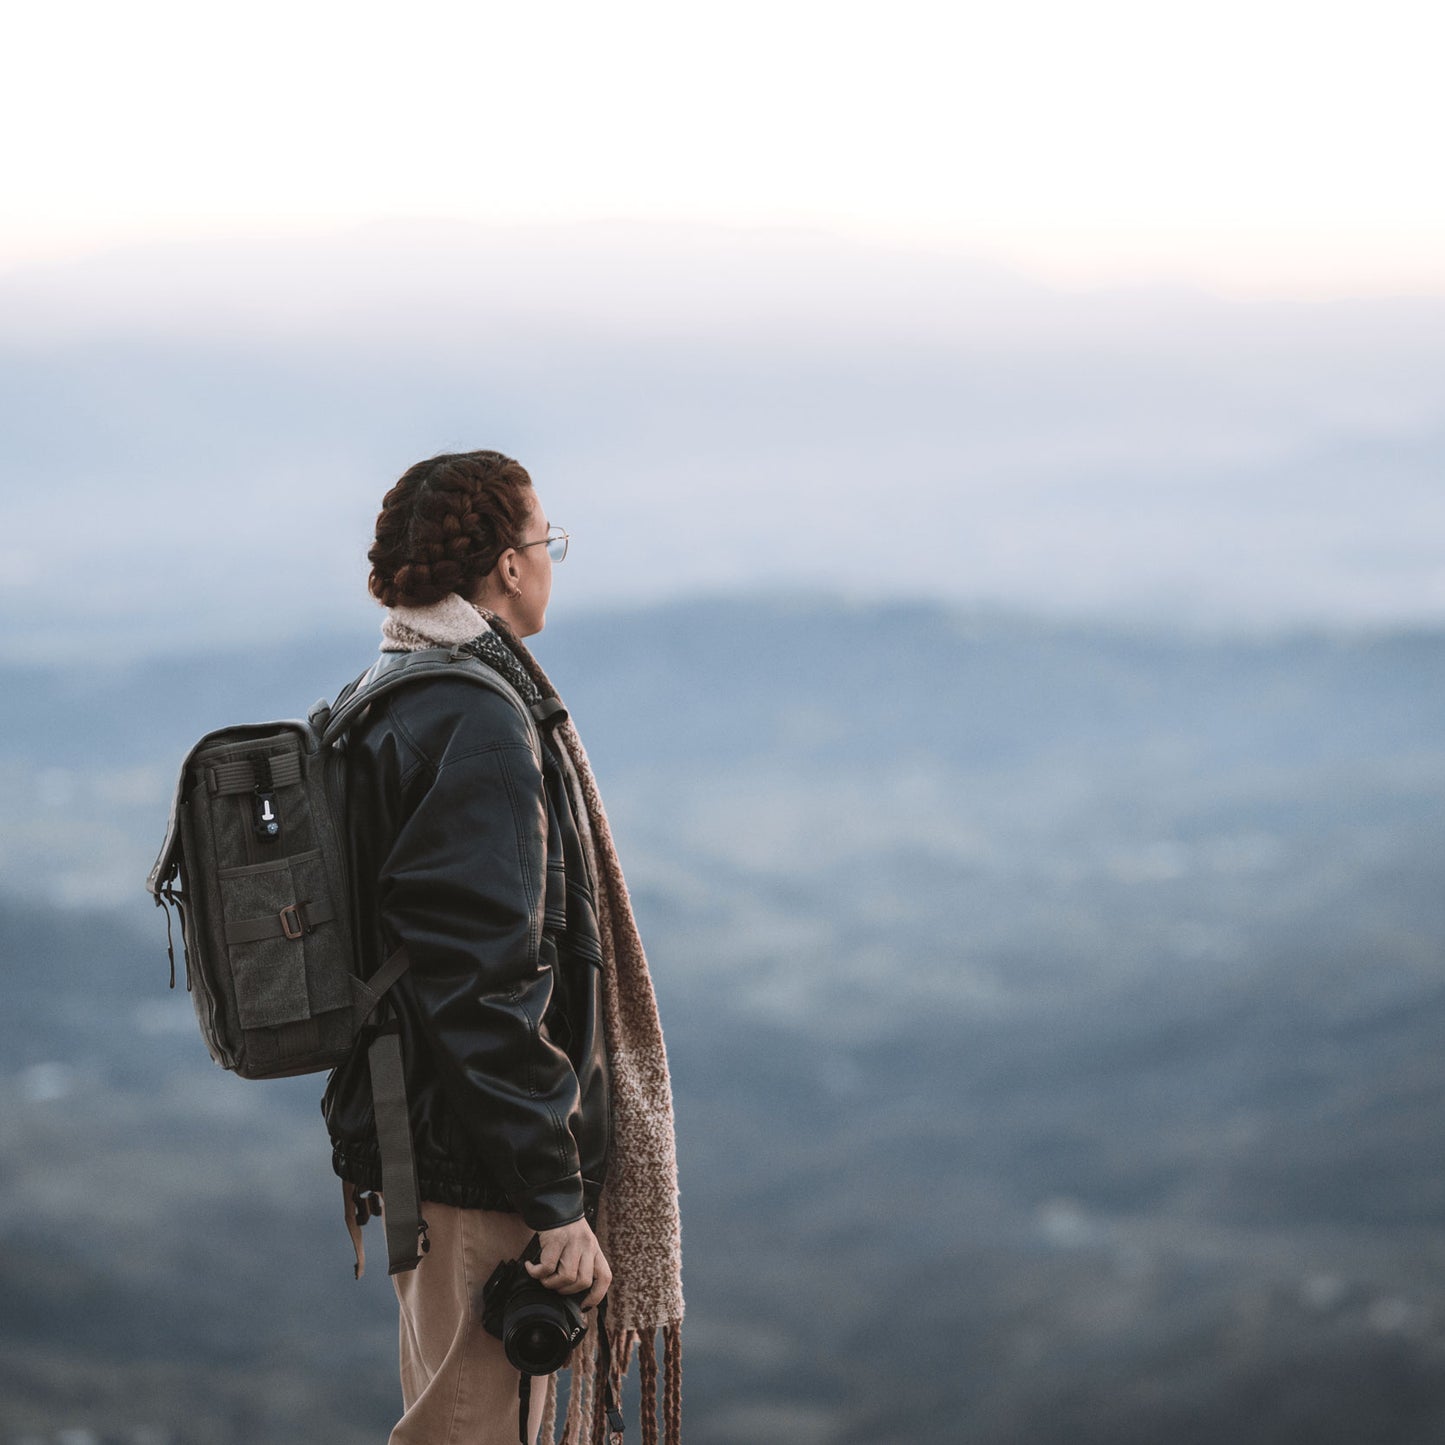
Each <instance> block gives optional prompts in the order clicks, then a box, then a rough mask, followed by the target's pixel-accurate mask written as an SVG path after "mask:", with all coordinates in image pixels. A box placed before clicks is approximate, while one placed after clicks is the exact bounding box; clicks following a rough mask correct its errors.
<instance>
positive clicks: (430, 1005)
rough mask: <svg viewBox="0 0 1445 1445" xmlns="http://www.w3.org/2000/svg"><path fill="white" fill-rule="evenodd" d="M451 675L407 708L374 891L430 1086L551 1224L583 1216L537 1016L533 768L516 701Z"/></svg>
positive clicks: (528, 1210) (531, 1220)
mask: <svg viewBox="0 0 1445 1445" xmlns="http://www.w3.org/2000/svg"><path fill="white" fill-rule="evenodd" d="M456 685H458V686H466V687H467V692H468V694H469V695H468V696H467V697H466V699H465V702H466V706H465V707H462V708H459V709H445V710H443V711H442V712H441V714H440V718H441V721H439V722H437V723H435V724H430V723H416V722H415V714H413V715H412V720H413V725H414V728H415V733H414V734H409V735H408V736H409V737H410V740H411V741H412V743H413V745H414V747H415V749H416V753H417V756H418V758H419V762H418V763H417V765H416V766H415V768H414V770H413V771H412V772H411V774H410V777H409V778H408V779H407V780H406V781H405V783H404V785H403V788H402V793H403V810H402V818H401V822H400V826H399V828H398V830H397V833H396V837H395V840H394V843H393V845H392V847H391V849H390V851H389V853H388V854H387V856H386V857H385V859H384V860H383V862H382V866H381V870H380V875H379V878H378V898H377V902H378V905H379V911H380V919H381V923H382V927H383V929H384V931H385V932H386V933H388V934H390V935H391V937H392V938H394V939H395V940H396V941H397V942H399V943H404V944H405V945H406V947H407V951H408V953H409V954H410V957H411V967H410V970H409V973H408V976H407V978H406V980H405V990H404V995H403V999H402V1000H401V1006H402V1007H403V1009H405V1011H406V1012H407V1013H409V1014H411V1015H412V1018H411V1020H410V1022H411V1024H412V1026H413V1029H414V1032H415V1035H416V1036H417V1037H418V1038H419V1039H421V1040H423V1041H424V1042H425V1046H426V1047H427V1048H428V1049H429V1050H430V1052H431V1054H432V1060H431V1062H432V1064H433V1066H434V1068H435V1070H436V1073H437V1076H438V1080H439V1082H440V1084H441V1087H442V1090H443V1093H444V1094H445V1095H446V1097H447V1099H448V1102H449V1103H450V1104H451V1105H452V1107H453V1109H454V1111H455V1114H456V1117H457V1119H458V1120H459V1121H460V1122H461V1124H462V1126H463V1127H464V1128H465V1129H466V1130H467V1131H468V1133H469V1135H470V1136H471V1138H472V1139H473V1141H474V1143H475V1145H476V1147H477V1149H478V1151H479V1152H480V1154H481V1156H482V1158H483V1160H484V1161H485V1163H486V1165H487V1167H488V1170H489V1171H490V1172H491V1174H492V1175H493V1177H494V1178H495V1179H496V1181H497V1182H498V1184H499V1185H501V1187H502V1188H503V1189H504V1190H505V1191H506V1194H507V1196H508V1198H509V1199H510V1200H511V1201H512V1203H513V1205H514V1206H515V1207H516V1208H517V1209H518V1210H519V1212H520V1213H521V1215H522V1217H523V1219H525V1220H526V1222H527V1224H529V1225H530V1226H531V1227H532V1228H533V1229H551V1228H555V1227H556V1226H558V1225H561V1224H568V1223H571V1222H572V1221H573V1220H575V1219H580V1218H582V1216H583V1195H582V1177H581V1173H580V1170H579V1167H578V1150H577V1144H576V1139H575V1135H574V1128H575V1125H576V1121H577V1116H578V1112H579V1110H580V1099H579V1089H578V1083H577V1076H576V1074H575V1073H574V1071H573V1068H572V1064H571V1061H570V1060H569V1059H568V1057H567V1055H566V1053H565V1052H564V1051H563V1050H562V1049H560V1048H558V1047H557V1046H556V1045H555V1044H553V1043H552V1042H551V1040H550V1039H549V1038H548V1037H547V1032H546V1029H545V1028H544V1027H543V1024H542V1018H543V1016H544V1015H545V1013H546V1011H547V1006H548V1004H549V1003H550V1001H551V998H552V988H553V976H552V969H551V966H550V964H551V960H552V959H553V957H554V955H553V953H552V950H551V949H550V948H548V949H546V950H545V951H544V949H543V942H542V922H543V905H544V901H545V898H544V895H545V891H546V861H547V809H546V801H545V796H544V793H543V785H542V773H541V769H540V766H539V764H538V760H537V758H536V756H535V754H534V753H533V751H532V745H531V742H530V738H529V733H528V730H527V728H526V725H525V723H524V722H523V720H522V719H521V718H520V717H519V716H518V714H517V711H516V708H515V705H514V704H512V703H511V702H510V701H509V700H508V699H506V698H504V697H499V696H497V695H495V694H493V693H491V692H490V691H487V690H485V689H483V688H480V687H477V686H475V685H465V684H456ZM409 1005H410V1006H409Z"/></svg>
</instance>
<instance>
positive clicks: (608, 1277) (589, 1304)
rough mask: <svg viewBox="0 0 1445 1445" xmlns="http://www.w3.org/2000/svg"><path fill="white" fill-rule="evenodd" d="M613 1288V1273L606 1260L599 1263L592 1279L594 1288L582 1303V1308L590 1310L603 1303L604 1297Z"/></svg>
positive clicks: (588, 1292)
mask: <svg viewBox="0 0 1445 1445" xmlns="http://www.w3.org/2000/svg"><path fill="white" fill-rule="evenodd" d="M611 1287H612V1271H611V1270H610V1269H608V1267H607V1262H606V1260H598V1261H597V1272H596V1274H594V1275H593V1277H592V1288H591V1289H589V1290H588V1291H587V1298H586V1299H584V1300H583V1301H582V1308H583V1309H584V1310H590V1309H593V1308H595V1307H596V1306H597V1305H599V1304H601V1303H602V1298H603V1296H604V1295H605V1294H606V1293H607V1291H608V1290H609V1289H610V1288H611Z"/></svg>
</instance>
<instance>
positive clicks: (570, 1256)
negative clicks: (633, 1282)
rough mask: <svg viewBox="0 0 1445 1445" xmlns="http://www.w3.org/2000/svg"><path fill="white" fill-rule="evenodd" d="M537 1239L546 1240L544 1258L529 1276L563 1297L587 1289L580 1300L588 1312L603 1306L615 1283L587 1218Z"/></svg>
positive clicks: (529, 1270) (529, 1269)
mask: <svg viewBox="0 0 1445 1445" xmlns="http://www.w3.org/2000/svg"><path fill="white" fill-rule="evenodd" d="M537 1237H538V1238H539V1239H540V1240H541V1241H542V1258H541V1261H540V1262H539V1263H537V1264H529V1265H528V1266H527V1273H528V1274H530V1275H531V1276H532V1278H533V1279H535V1280H537V1281H538V1282H539V1283H540V1284H544V1285H546V1286H547V1288H548V1289H554V1290H556V1291H557V1292H558V1293H559V1294H580V1293H581V1292H582V1291H583V1290H586V1291H587V1297H586V1299H584V1300H581V1301H580V1304H581V1306H582V1308H583V1309H584V1310H590V1309H591V1308H592V1307H593V1305H595V1304H597V1303H599V1302H600V1301H601V1299H602V1296H603V1295H605V1294H606V1293H607V1289H608V1286H609V1285H611V1283H612V1269H611V1267H610V1266H609V1265H608V1263H607V1260H606V1257H605V1256H604V1255H603V1253H602V1246H601V1245H600V1244H598V1243H597V1236H596V1235H595V1234H593V1233H592V1226H591V1225H590V1224H588V1223H587V1221H586V1220H585V1219H576V1220H573V1222H572V1223H571V1224H564V1225H563V1226H562V1227H561V1228H560V1229H541V1230H538V1231H537Z"/></svg>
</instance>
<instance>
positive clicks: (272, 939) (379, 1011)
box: [146, 647, 560, 1274]
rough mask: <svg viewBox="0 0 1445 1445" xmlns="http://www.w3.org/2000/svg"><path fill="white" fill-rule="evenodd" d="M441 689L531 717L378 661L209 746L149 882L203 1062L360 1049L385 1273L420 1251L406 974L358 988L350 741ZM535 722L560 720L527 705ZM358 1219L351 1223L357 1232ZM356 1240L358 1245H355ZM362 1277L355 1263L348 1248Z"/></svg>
mask: <svg viewBox="0 0 1445 1445" xmlns="http://www.w3.org/2000/svg"><path fill="white" fill-rule="evenodd" d="M441 674H445V675H448V676H457V677H464V678H467V679H469V680H471V681H473V682H475V683H476V684H478V685H479V686H482V687H487V688H490V689H491V690H493V691H494V692H498V693H501V694H502V695H503V696H504V697H506V698H508V699H510V700H511V701H512V702H513V703H514V704H515V706H516V707H517V708H518V709H520V710H521V711H522V713H523V714H524V716H525V717H526V719H527V723H528V726H529V728H531V729H535V727H536V722H537V718H536V717H535V716H534V710H533V709H531V708H529V707H528V706H527V704H526V703H525V702H523V700H522V698H521V697H520V695H519V694H518V693H517V692H516V690H515V689H514V688H513V687H512V685H511V684H510V683H509V682H507V681H506V680H505V679H504V678H503V677H502V676H501V674H500V673H498V672H496V671H495V670H494V669H492V668H490V667H488V666H487V665H486V663H484V662H482V661H481V660H480V659H479V658H478V657H477V656H476V655H475V654H474V653H472V652H469V651H467V650H465V649H464V648H460V647H453V648H445V647H440V648H429V649H427V650H425V651H421V652H389V653H383V654H382V655H381V656H380V657H379V658H378V660H377V661H376V663H375V664H373V666H372V667H371V668H369V669H368V670H367V671H366V672H364V673H363V674H362V675H361V676H360V677H358V678H356V679H355V680H354V681H353V682H351V683H349V684H348V685H347V686H346V687H345V688H343V689H342V690H341V692H340V694H339V695H338V696H337V698H336V700H335V701H334V702H331V703H328V702H326V701H325V700H324V699H323V700H322V701H320V702H318V703H316V704H315V706H314V707H312V708H311V710H310V712H309V713H308V715H307V716H306V718H304V719H293V720H288V721H282V722H271V723H252V724H240V725H236V726H232V727H224V728H218V729H217V730H215V731H213V732H209V733H207V734H206V735H205V736H204V737H202V738H201V739H200V740H199V741H198V742H197V743H196V744H195V746H194V747H192V748H191V749H190V751H189V752H188V753H187V754H186V756H185V759H184V761H183V762H182V764H181V769H180V777H179V779H178V780H177V783H176V789H175V794H174V797H173V800H172V803H171V811H170V818H169V821H168V823H167V826H166V835H165V841H164V842H163V844H162V845H161V850H160V855H159V857H157V859H156V862H155V866H154V867H153V868H152V869H151V871H150V875H149V877H148V878H147V880H146V888H147V890H148V891H149V893H150V894H151V896H152V897H153V898H154V899H155V902H156V905H157V906H158V907H161V908H163V909H165V911H166V938H167V952H168V954H169V956H170V962H171V987H172V988H174V987H175V981H176V970H175V950H174V946H173V942H172V936H171V910H172V909H174V910H175V913H176V915H177V917H178V918H179V920H180V925H181V941H182V952H183V957H184V970H185V979H186V987H187V989H188V990H189V991H190V994H191V998H192V1002H193V1003H194V1005H195V1010H196V1018H197V1020H198V1021H199V1023H200V1027H201V1035H202V1037H203V1038H204V1039H205V1042H206V1047H207V1048H208V1049H209V1050H210V1054H211V1057H212V1059H214V1060H215V1062H216V1063H217V1064H219V1065H220V1066H221V1067H222V1068H223V1069H229V1070H231V1071H232V1072H234V1073H236V1074H238V1075H239V1076H240V1077H241V1078H243V1079H276V1078H285V1077H289V1076H292V1075H296V1074H310V1073H319V1072H325V1071H327V1070H329V1069H333V1068H335V1067H336V1066H337V1065H339V1064H341V1063H342V1062H343V1061H344V1060H345V1059H346V1058H347V1057H348V1056H349V1055H350V1054H351V1052H352V1050H353V1049H354V1048H356V1047H358V1046H360V1045H361V1044H364V1045H365V1047H366V1049H367V1060H368V1064H369V1067H370V1071H371V1088H372V1099H373V1104H374V1107H375V1112H376V1128H377V1139H378V1143H379V1146H380V1151H381V1167H382V1194H383V1196H384V1199H385V1210H384V1217H385V1227H386V1242H387V1254H388V1257H389V1270H390V1272H391V1273H392V1274H397V1273H400V1272H402V1271H404V1270H408V1269H414V1268H415V1267H416V1265H417V1263H418V1261H419V1259H420V1257H421V1255H422V1253H424V1252H425V1249H426V1225H425V1222H424V1221H423V1220H422V1219H421V1208H420V1201H419V1199H418V1197H417V1182H416V1163H415V1159H414V1158H413V1155H412V1142H411V1130H410V1126H409V1123H408V1118H407V1104H406V1091H405V1086H404V1083H403V1076H402V1061H401V1042H400V1036H399V1031H398V1022H397V1019H396V1016H395V1012H394V1010H392V1009H391V1007H390V1005H389V1004H388V1002H387V998H386V995H387V992H388V990H389V989H390V988H391V986H392V985H393V984H394V983H395V982H396V981H397V980H398V979H399V978H401V976H402V975H403V974H404V973H405V971H406V969H407V966H408V962H409V960H408V958H407V955H406V951H405V949H404V948H398V949H397V950H396V951H395V952H394V953H392V954H391V956H390V957H389V958H387V959H386V960H385V961H384V962H383V963H382V965H381V966H380V968H378V969H377V970H376V971H375V972H374V973H372V974H371V975H370V976H369V977H367V978H363V977H362V976H361V972H360V968H359V963H360V955H359V952H358V946H357V945H358V939H357V936H356V923H355V918H356V913H355V908H354V900H353V892H352V879H351V877H350V871H349V867H348V848H347V831H346V830H347V819H346V791H347V789H346V735H347V732H348V730H349V729H350V728H351V727H352V726H353V725H354V724H355V723H356V722H358V721H359V720H360V719H361V718H362V717H363V716H364V714H365V713H366V711H367V709H368V708H370V707H371V706H372V705H373V704H374V703H376V702H377V701H378V700H379V699H380V698H382V697H384V696H385V695H386V694H388V693H390V692H392V691H394V690H395V689H396V688H399V687H404V686H408V685H410V684H413V683H415V682H418V681H420V680H422V679H423V678H428V677H435V676H438V675H441ZM538 706H539V708H541V709H544V710H550V709H555V708H557V707H559V706H560V705H559V704H557V703H556V701H555V699H554V700H552V701H551V703H550V704H549V703H543V704H539V705H538ZM364 1220H365V1213H364V1212H359V1213H358V1217H357V1223H358V1225H359V1224H361V1223H363V1222H364ZM353 1239H354V1240H355V1241H359V1235H358V1234H357V1233H356V1232H355V1231H353ZM357 1258H358V1273H359V1271H360V1260H361V1253H360V1247H359V1242H358V1252H357Z"/></svg>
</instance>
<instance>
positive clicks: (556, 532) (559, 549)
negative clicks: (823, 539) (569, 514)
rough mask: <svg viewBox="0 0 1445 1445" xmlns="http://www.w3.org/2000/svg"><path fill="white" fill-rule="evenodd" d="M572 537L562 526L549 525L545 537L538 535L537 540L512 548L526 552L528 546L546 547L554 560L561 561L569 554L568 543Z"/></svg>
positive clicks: (515, 550)
mask: <svg viewBox="0 0 1445 1445" xmlns="http://www.w3.org/2000/svg"><path fill="white" fill-rule="evenodd" d="M569 540H570V539H569V538H568V535H567V533H566V532H564V531H563V530H562V529H561V527H548V528H547V535H546V536H545V537H538V538H537V540H536V541H535V542H522V543H521V544H519V545H518V546H516V547H514V548H513V549H512V550H513V551H514V552H524V551H526V549H527V548H528V547H545V548H546V549H547V555H548V556H549V557H550V558H551V559H552V560H553V561H554V562H560V561H561V560H562V559H563V558H564V557H565V556H566V555H567V543H568V541H569Z"/></svg>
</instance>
